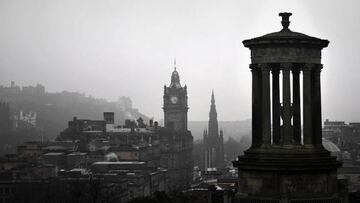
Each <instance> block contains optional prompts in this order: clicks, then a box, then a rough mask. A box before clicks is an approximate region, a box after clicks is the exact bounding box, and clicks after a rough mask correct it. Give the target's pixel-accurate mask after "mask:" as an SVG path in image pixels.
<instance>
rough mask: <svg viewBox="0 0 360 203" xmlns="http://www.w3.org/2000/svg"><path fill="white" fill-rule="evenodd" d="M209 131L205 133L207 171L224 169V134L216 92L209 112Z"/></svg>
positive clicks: (212, 96) (212, 95)
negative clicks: (217, 110)
mask: <svg viewBox="0 0 360 203" xmlns="http://www.w3.org/2000/svg"><path fill="white" fill-rule="evenodd" d="M208 128H209V130H208V132H207V133H206V132H204V145H205V151H204V161H205V165H204V166H205V170H207V169H208V168H216V169H217V170H220V169H222V168H224V145H223V132H222V130H221V131H220V134H219V127H218V120H217V112H216V105H215V96H214V90H213V91H212V92H211V104H210V112H209V127H208Z"/></svg>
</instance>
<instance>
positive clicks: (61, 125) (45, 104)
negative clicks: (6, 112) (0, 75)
mask: <svg viewBox="0 0 360 203" xmlns="http://www.w3.org/2000/svg"><path fill="white" fill-rule="evenodd" d="M0 101H1V102H7V103H9V105H10V117H11V120H12V123H13V125H14V126H13V128H17V127H18V126H17V125H18V124H19V123H27V124H28V125H30V126H31V127H34V128H35V129H36V131H37V133H38V134H41V135H39V136H43V137H44V139H54V138H55V137H56V136H57V135H58V134H59V133H60V131H62V130H64V129H65V128H66V127H67V123H68V121H69V120H72V119H73V117H74V116H76V117H77V118H79V119H92V120H96V119H102V117H103V112H105V111H113V112H115V119H116V120H115V122H117V123H124V121H125V119H137V118H139V117H142V118H143V119H144V120H148V117H146V116H145V115H143V114H141V113H140V112H139V111H138V110H137V109H135V108H133V107H132V102H131V99H130V98H128V97H120V98H119V100H118V101H116V102H109V101H107V100H105V99H98V98H94V97H92V96H86V95H85V94H81V93H78V92H67V91H63V92H57V93H50V92H46V91H45V87H44V86H42V85H39V84H38V85H36V86H27V87H22V88H21V87H19V86H17V85H15V83H14V82H12V83H11V86H7V87H6V86H5V87H4V86H0Z"/></svg>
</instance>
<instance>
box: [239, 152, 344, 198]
mask: <svg viewBox="0 0 360 203" xmlns="http://www.w3.org/2000/svg"><path fill="white" fill-rule="evenodd" d="M265 151H266V153H265ZM340 165H341V163H340V162H338V161H336V158H335V157H333V156H330V153H329V152H328V151H326V150H323V149H315V148H312V149H311V148H310V149H307V150H304V149H303V148H302V149H296V148H293V149H284V148H273V149H271V150H269V149H250V150H247V151H246V152H245V155H244V156H240V157H239V159H238V161H235V162H234V166H235V167H237V168H238V169H239V188H238V189H239V192H238V197H239V198H240V197H241V199H243V201H241V202H252V201H250V200H259V201H260V200H261V199H262V200H263V202H264V203H265V202H266V201H269V202H271V201H273V200H274V201H275V200H281V199H288V200H289V202H290V200H291V202H299V203H300V202H301V201H302V200H304V201H305V200H312V199H314V200H315V199H317V200H319V201H320V200H321V199H329V200H330V199H333V200H334V201H335V202H336V199H337V198H338V197H337V194H338V191H339V190H338V182H337V168H338V167H340ZM245 199H247V200H249V201H245ZM295 200H296V201H295ZM300 200H301V201H300ZM333 200H331V201H330V202H332V201H333ZM319 201H318V202H319ZM255 202H257V201H254V203H255ZM260 202H261V201H260ZM315 202H316V201H315ZM315 202H314V203H315Z"/></svg>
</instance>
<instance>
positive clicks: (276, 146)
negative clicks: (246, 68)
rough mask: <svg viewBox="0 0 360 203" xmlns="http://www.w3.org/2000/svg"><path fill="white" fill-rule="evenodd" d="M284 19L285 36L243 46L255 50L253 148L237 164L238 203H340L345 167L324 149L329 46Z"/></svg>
mask: <svg viewBox="0 0 360 203" xmlns="http://www.w3.org/2000/svg"><path fill="white" fill-rule="evenodd" d="M279 16H281V17H282V22H281V24H282V26H283V29H282V30H281V31H279V32H274V33H270V34H267V35H264V36H261V37H257V38H253V39H249V40H244V41H243V44H244V46H245V47H247V48H249V49H250V50H251V64H250V69H251V72H252V145H251V147H250V148H249V149H248V150H247V151H245V152H244V155H243V156H239V158H238V160H237V161H234V162H233V164H234V166H235V167H237V168H238V169H239V192H238V195H237V198H238V199H237V201H238V202H261V203H262V202H264V203H265V202H294V203H295V202H296V203H301V202H308V203H310V202H311V203H317V202H319V203H320V202H329V203H331V202H338V201H340V199H339V193H338V191H339V189H338V181H337V168H338V167H340V166H341V163H340V162H338V161H337V160H336V158H335V157H333V156H331V155H330V152H329V151H327V150H326V149H325V148H324V147H323V146H322V128H321V123H322V120H321V87H320V73H321V69H322V68H323V65H322V64H321V50H322V49H323V48H325V47H327V46H328V44H329V41H328V40H323V39H319V38H315V37H311V36H308V35H305V34H302V33H298V32H293V31H291V30H290V29H289V25H290V21H289V17H290V16H291V13H280V14H279ZM301 74H302V77H301ZM271 77H272V78H271ZM301 79H302V85H303V86H302V91H301V88H300V84H301ZM280 80H282V83H280ZM280 85H282V86H280ZM280 90H281V91H282V94H280ZM280 96H281V98H280ZM301 100H302V101H301ZM301 102H302V106H301ZM301 107H302V108H301ZM301 126H303V128H302V127H301Z"/></svg>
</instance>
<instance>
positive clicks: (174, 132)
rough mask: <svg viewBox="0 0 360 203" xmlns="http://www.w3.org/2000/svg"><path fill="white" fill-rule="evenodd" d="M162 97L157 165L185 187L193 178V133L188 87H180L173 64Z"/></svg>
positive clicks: (179, 185)
mask: <svg viewBox="0 0 360 203" xmlns="http://www.w3.org/2000/svg"><path fill="white" fill-rule="evenodd" d="M163 99H164V106H163V109H164V123H165V129H164V131H163V133H161V135H160V149H161V159H160V165H161V167H163V168H166V169H168V171H169V173H170V174H171V179H172V180H173V181H174V182H173V183H175V185H176V186H177V187H180V188H184V187H187V186H189V184H190V183H191V181H192V171H193V165H194V164H193V160H192V148H193V136H192V135H191V132H190V131H189V130H188V129H187V112H188V109H189V108H188V101H187V100H188V97H187V87H186V85H185V86H184V87H183V86H181V84H180V76H179V73H178V72H177V71H176V67H175V70H174V71H173V73H172V75H171V83H170V85H169V86H166V85H165V86H164V97H163ZM171 182H172V181H171Z"/></svg>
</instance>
